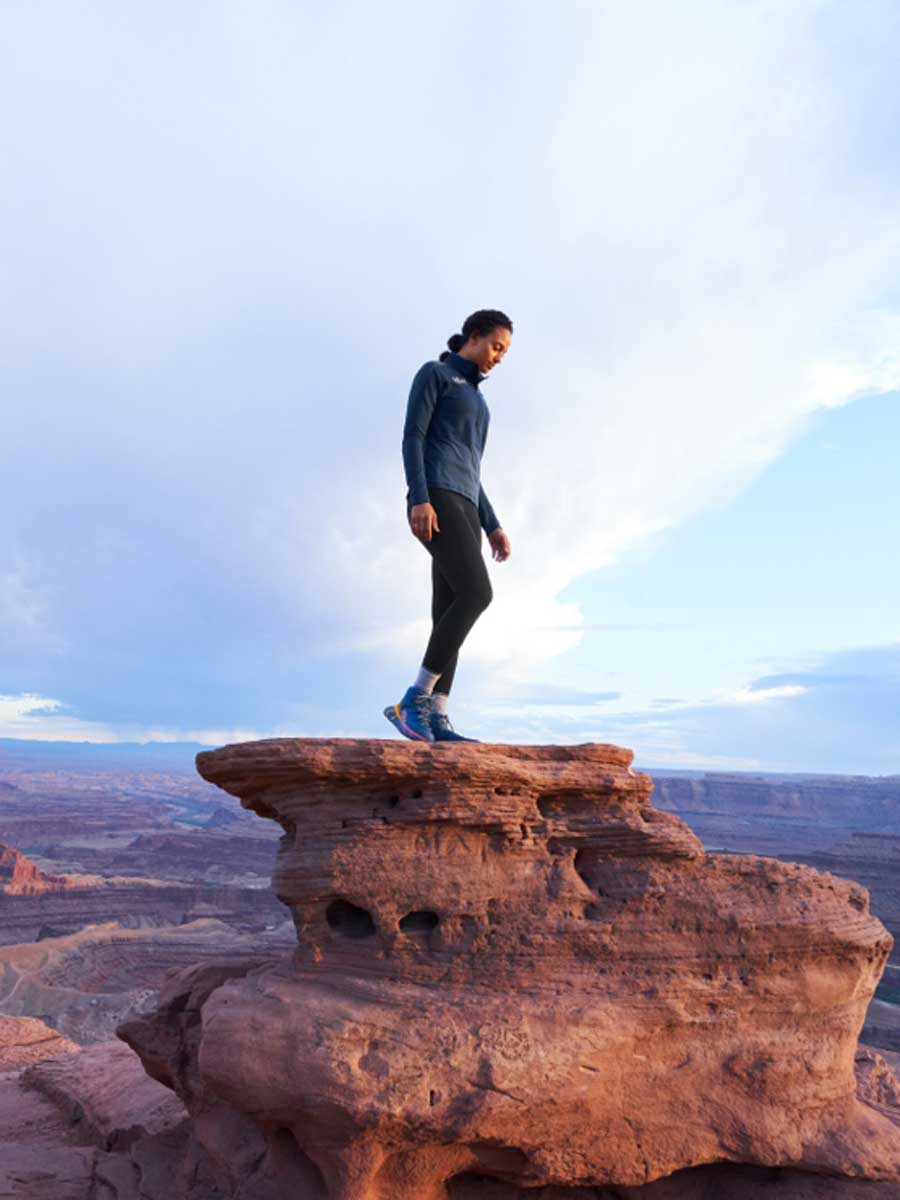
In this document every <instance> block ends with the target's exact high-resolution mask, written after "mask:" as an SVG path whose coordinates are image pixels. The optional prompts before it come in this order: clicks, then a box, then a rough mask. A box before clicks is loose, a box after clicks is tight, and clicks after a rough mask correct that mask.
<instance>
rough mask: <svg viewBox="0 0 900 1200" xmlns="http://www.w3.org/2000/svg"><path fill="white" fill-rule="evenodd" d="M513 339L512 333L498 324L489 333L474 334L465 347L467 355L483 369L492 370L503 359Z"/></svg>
mask: <svg viewBox="0 0 900 1200" xmlns="http://www.w3.org/2000/svg"><path fill="white" fill-rule="evenodd" d="M511 341H512V334H511V333H510V332H509V330H508V329H506V328H505V327H504V326H503V325H498V326H497V327H496V328H495V329H492V330H491V332H490V333H488V334H484V335H481V336H480V335H478V334H472V335H471V336H470V337H469V339H468V341H467V342H466V344H465V346H464V347H463V349H464V350H465V357H466V358H470V359H471V360H472V362H475V363H478V366H479V367H480V368H481V370H482V371H485V372H487V371H490V370H491V368H492V367H496V365H497V363H498V362H500V361H501V359H502V358H503V355H504V354H505V353H506V352H507V350H508V349H509V343H510V342H511Z"/></svg>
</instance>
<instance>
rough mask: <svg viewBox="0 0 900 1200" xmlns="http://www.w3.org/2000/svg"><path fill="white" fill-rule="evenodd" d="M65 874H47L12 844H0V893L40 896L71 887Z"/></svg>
mask: <svg viewBox="0 0 900 1200" xmlns="http://www.w3.org/2000/svg"><path fill="white" fill-rule="evenodd" d="M71 886H72V884H71V883H70V882H69V880H68V879H67V877H66V876H65V875H49V874H47V872H45V871H42V870H41V869H40V868H39V867H37V866H36V865H35V864H34V863H33V862H31V860H30V859H28V858H26V857H25V855H24V854H21V853H20V852H19V851H18V850H16V849H15V847H13V846H3V845H0V894H3V895H6V896H41V895H43V894H44V893H46V892H63V891H65V890H66V888H69V887H71Z"/></svg>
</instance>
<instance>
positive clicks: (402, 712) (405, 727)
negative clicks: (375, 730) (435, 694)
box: [384, 683, 434, 742]
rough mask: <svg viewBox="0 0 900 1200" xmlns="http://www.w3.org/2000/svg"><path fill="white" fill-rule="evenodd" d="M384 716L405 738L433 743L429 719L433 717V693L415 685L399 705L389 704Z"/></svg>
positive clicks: (407, 691)
mask: <svg viewBox="0 0 900 1200" xmlns="http://www.w3.org/2000/svg"><path fill="white" fill-rule="evenodd" d="M384 715H385V716H386V717H387V719H388V720H389V721H390V723H391V724H392V725H395V726H396V727H397V728H398V729H399V730H400V732H401V733H402V734H403V736H404V737H408V738H412V740H413V741H414V742H433V741H434V734H433V733H432V732H431V724H430V723H429V717H430V716H431V692H426V691H425V689H424V688H420V687H416V685H415V684H414V683H413V684H411V685H410V686H409V687H408V688H407V689H406V691H405V692H404V693H403V699H402V700H400V702H399V703H398V704H389V705H388V706H387V708H386V709H385V710H384Z"/></svg>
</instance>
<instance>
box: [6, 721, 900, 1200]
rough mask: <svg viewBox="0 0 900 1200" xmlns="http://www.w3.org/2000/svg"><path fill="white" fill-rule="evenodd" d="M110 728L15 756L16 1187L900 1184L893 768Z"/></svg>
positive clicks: (12, 1077)
mask: <svg viewBox="0 0 900 1200" xmlns="http://www.w3.org/2000/svg"><path fill="white" fill-rule="evenodd" d="M106 750H107V748H104V747H91V748H86V747H79V748H76V749H74V750H71V751H69V752H65V751H64V750H60V748H58V747H54V748H47V750H46V752H45V753H43V754H42V747H41V746H40V745H39V744H33V745H31V746H27V747H24V748H22V747H20V746H19V745H17V744H16V743H14V742H12V741H8V742H6V743H4V744H3V747H2V751H0V796H2V800H0V842H2V846H3V848H2V850H0V967H2V970H0V1014H2V1015H0V1038H2V1048H0V1054H2V1060H0V1068H2V1075H0V1096H2V1100H0V1112H2V1114H3V1116H2V1120H3V1128H4V1135H5V1136H4V1150H3V1159H2V1163H0V1181H2V1183H3V1185H4V1186H5V1188H6V1191H5V1192H4V1191H2V1190H0V1195H2V1194H9V1195H20V1194H21V1195H26V1194H27V1195H29V1196H36V1197H40V1198H44V1197H46V1200H59V1198H61V1197H73V1198H74V1197H76V1196H77V1197H89V1198H91V1200H93V1198H94V1197H98V1198H99V1197H103V1198H104V1200H126V1198H130V1197H135V1198H137V1197H138V1196H141V1197H151V1198H155V1197H156V1196H159V1197H160V1198H162V1197H163V1196H166V1197H168V1196H172V1195H176V1196H184V1197H185V1198H191V1200H193V1198H195V1197H209V1198H210V1200H213V1198H219V1197H222V1198H224V1197H237V1196H240V1197H242V1198H243V1197H248V1198H249V1197H251V1196H252V1197H257V1196H259V1197H264V1196H265V1197H268V1196H273V1197H274V1196H275V1195H286V1194H290V1195H294V1196H296V1197H298V1200H306V1198H307V1197H308V1198H309V1200H325V1198H328V1200H331V1198H334V1197H357V1198H359V1200H364V1198H365V1200H375V1198H376V1197H377V1198H378V1200H381V1198H382V1197H384V1198H385V1200H386V1198H387V1197H391V1198H392V1200H393V1197H397V1200H403V1198H407V1197H408V1198H409V1200H420V1198H421V1200H431V1198H432V1197H435V1198H436V1197H444V1196H447V1197H473V1198H474V1197H485V1198H486V1200H488V1198H493V1197H496V1198H497V1200H501V1198H502V1200H509V1198H511V1197H523V1198H524V1197H529V1198H538V1197H541V1198H543V1200H547V1198H548V1197H553V1198H556V1197H559V1198H560V1200H562V1198H565V1200H583V1198H585V1197H607V1196H609V1197H612V1196H613V1195H615V1196H617V1197H629V1198H630V1197H640V1198H641V1200H644V1198H645V1197H646V1198H647V1200H670V1198H673V1200H674V1198H681V1197H685V1198H688V1197H698V1200H699V1197H701V1196H703V1197H706V1196H709V1195H713V1194H716V1195H719V1194H722V1195H725V1194H727V1195H729V1196H735V1197H748V1198H749V1197H756V1196H757V1195H760V1194H762V1192H765V1194H767V1195H768V1194H773V1192H772V1189H773V1187H774V1185H776V1184H777V1190H776V1191H775V1192H774V1194H777V1195H779V1196H782V1195H783V1196H785V1197H794V1196H796V1197H806V1196H810V1197H812V1196H816V1197H819V1196H829V1197H830V1196H834V1197H845V1196H846V1197H855V1196H867V1197H868V1196H875V1197H878V1200H887V1198H891V1200H894V1198H895V1197H897V1196H900V1082H898V1080H900V1003H898V1001H900V996H898V994H897V991H896V987H895V985H894V979H895V978H896V974H897V972H898V954H897V949H898V947H897V941H896V940H895V939H896V935H897V931H898V928H900V894H898V892H900V889H898V883H897V879H898V872H897V864H898V843H900V838H898V837H897V836H896V835H895V834H893V833H892V832H891V830H893V829H896V828H897V824H898V818H900V779H897V778H864V777H863V778H859V777H849V778H841V777H837V776H824V777H816V776H808V777H798V776H791V777H787V776H767V775H765V776H764V775H751V774H747V775H741V774H733V773H729V774H716V773H714V772H711V773H710V772H704V773H700V772H693V773H691V772H674V771H670V772H668V773H666V772H663V771H654V772H653V773H652V775H651V774H650V773H643V772H640V771H637V770H636V769H635V768H634V767H632V766H630V765H629V764H630V761H631V755H630V752H629V751H627V750H622V749H619V748H616V747H610V746H603V745H591V744H587V745H583V746H573V747H522V746H491V747H482V748H480V751H476V754H479V753H480V757H474V756H473V753H472V750H471V749H468V748H462V749H461V748H459V747H456V748H454V749H451V750H450V752H449V753H447V751H446V748H437V749H436V750H435V749H432V750H431V758H430V759H428V758H425V759H423V757H422V756H421V752H419V750H418V748H417V747H415V745H412V746H410V745H406V744H398V743H396V742H383V741H379V740H377V739H375V740H372V741H354V740H353V739H344V740H342V739H335V740H331V741H329V740H327V739H326V740H321V741H316V740H307V741H304V740H302V739H296V740H290V739H281V740H278V739H270V740H269V741H263V742H257V743H248V744H246V745H240V744H238V745H235V746H232V747H225V748H223V749H221V750H217V751H212V752H210V751H201V752H200V753H199V755H198V757H197V766H199V772H198V770H197V767H195V763H194V748H193V747H191V748H186V749H182V751H181V755H180V758H179V757H178V756H173V754H172V753H171V751H169V752H168V753H167V755H166V759H167V761H165V762H160V763H159V765H158V767H154V766H152V765H148V760H149V762H150V763H152V761H153V756H152V752H150V753H148V752H147V751H146V750H144V751H141V752H140V753H137V752H136V753H135V755H134V761H132V762H130V763H129V756H128V751H127V749H126V750H123V749H122V748H121V747H118V748H109V753H108V755H107V754H106ZM441 750H443V751H444V753H443V754H442V753H441ZM426 753H427V752H426ZM161 757H162V756H161ZM260 818H263V819H260ZM364 897H366V901H365V903H363V902H362V901H363V898H364ZM390 930H393V931H394V932H393V933H392V932H390ZM690 964H695V965H690ZM223 1005H224V1007H223ZM273 1005H274V1008H273ZM773 1005H774V1007H773ZM285 1006H287V1007H285ZM292 1011H295V1012H296V1014H297V1016H296V1019H295V1018H293V1017H291V1016H289V1015H288V1014H289V1013H291V1012H292ZM279 1012H281V1013H283V1014H284V1015H282V1016H279V1015H278V1013H279ZM548 1013H549V1014H550V1017H549V1018H548V1015H547V1014H548ZM860 1025H862V1035H861V1037H860V1036H859V1026H860ZM201 1028H202V1030H204V1033H203V1034H202V1040H201V1041H199V1042H198V1041H197V1037H198V1034H199V1030H200V1029H201ZM376 1028H377V1029H380V1030H381V1032H380V1033H379V1035H378V1036H377V1037H374V1036H373V1034H372V1032H371V1031H372V1030H374V1029H376ZM366 1029H368V1030H369V1031H370V1032H368V1033H364V1032H363V1031H364V1030H366ZM206 1031H208V1032H206ZM479 1031H480V1032H479ZM361 1037H362V1038H363V1040H362V1042H360V1041H359V1039H360V1038H361ZM473 1038H474V1041H473V1040H472V1039H473ZM285 1039H287V1040H285ZM407 1042H410V1045H409V1047H408V1048H406V1049H404V1046H406V1043H407ZM263 1048H264V1050H263ZM261 1050H262V1053H260V1051H261ZM198 1053H199V1056H200V1057H199V1059H198ZM472 1055H474V1057H473V1058H472V1059H471V1062H470V1063H468V1065H467V1057H470V1056H472ZM298 1056H299V1057H298ZM445 1057H446V1063H445V1065H443V1066H442V1065H441V1064H442V1063H444V1061H445ZM798 1063H802V1064H803V1069H802V1070H798V1069H797V1068H798ZM539 1064H540V1065H539ZM535 1071H537V1072H538V1073H537V1074H535ZM466 1080H468V1082H465V1081H466ZM426 1082H427V1087H426V1096H428V1097H430V1099H427V1100H426V1104H425V1109H424V1110H422V1111H420V1110H419V1108H418V1107H417V1106H418V1105H419V1104H420V1101H419V1099H418V1098H417V1097H418V1095H419V1092H420V1089H421V1087H423V1086H425V1083H426ZM601 1084H602V1086H601ZM573 1089H574V1090H573ZM610 1089H612V1090H610ZM623 1089H624V1090H623ZM254 1097H255V1098H254ZM692 1098H693V1099H692ZM851 1101H852V1104H851ZM655 1104H659V1105H661V1106H662V1107H660V1108H659V1116H658V1117H657V1116H654V1115H653V1114H654V1111H655V1110H654V1105H655ZM548 1105H550V1107H548ZM673 1105H677V1106H678V1107H679V1108H680V1109H682V1110H683V1111H684V1114H685V1122H684V1128H683V1130H682V1132H681V1133H680V1134H679V1135H678V1136H677V1137H676V1136H674V1134H673V1131H672V1128H671V1123H670V1122H669V1120H668V1118H666V1117H664V1115H663V1114H664V1112H666V1111H668V1110H669V1109H671V1107H672V1106H673ZM848 1105H850V1107H848ZM692 1106H693V1108H694V1109H695V1110H696V1111H693V1112H692ZM853 1106H855V1107H853ZM829 1113H831V1114H832V1115H830V1116H829ZM804 1114H805V1115H804ZM801 1118H802V1119H801ZM798 1121H799V1122H800V1126H798V1128H800V1129H801V1132H800V1134H799V1135H798V1133H797V1128H794V1126H795V1125H796V1123H797V1122H798ZM723 1122H724V1124H723ZM804 1122H805V1124H804ZM854 1128H856V1130H857V1132H855V1133H854V1132H853V1129H854ZM892 1131H894V1132H892ZM440 1147H443V1149H440Z"/></svg>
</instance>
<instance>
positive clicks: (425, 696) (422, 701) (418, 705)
mask: <svg viewBox="0 0 900 1200" xmlns="http://www.w3.org/2000/svg"><path fill="white" fill-rule="evenodd" d="M412 705H413V708H414V709H415V710H416V712H417V713H418V714H419V717H420V718H421V719H422V720H423V721H424V722H425V723H426V724H427V722H428V718H429V716H430V715H431V696H430V694H429V693H427V692H423V693H414V694H413V697H412Z"/></svg>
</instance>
